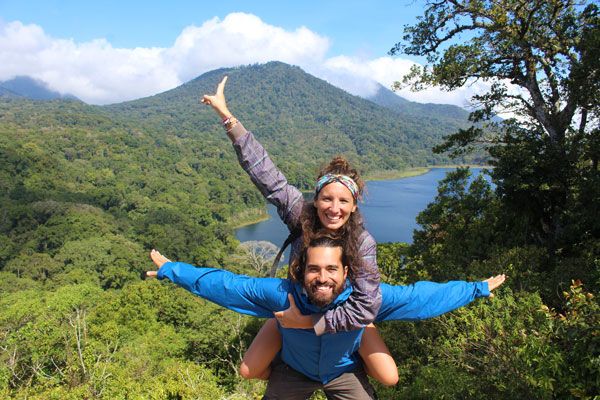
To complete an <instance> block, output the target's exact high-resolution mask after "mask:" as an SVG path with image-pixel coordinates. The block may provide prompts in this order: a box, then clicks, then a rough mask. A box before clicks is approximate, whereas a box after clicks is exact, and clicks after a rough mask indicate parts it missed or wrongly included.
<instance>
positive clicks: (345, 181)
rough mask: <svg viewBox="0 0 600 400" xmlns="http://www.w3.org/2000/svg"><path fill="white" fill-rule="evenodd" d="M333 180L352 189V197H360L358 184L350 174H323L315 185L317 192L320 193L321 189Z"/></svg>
mask: <svg viewBox="0 0 600 400" xmlns="http://www.w3.org/2000/svg"><path fill="white" fill-rule="evenodd" d="M331 182H339V183H341V184H342V185H344V186H346V187H347V188H348V190H349V191H350V193H352V197H354V200H356V199H358V185H357V184H356V182H354V180H353V179H352V178H350V177H349V176H348V175H337V174H325V175H323V176H322V177H320V178H319V180H318V181H317V185H316V187H315V194H317V195H318V194H319V192H320V191H321V189H323V187H324V186H325V185H328V184H330V183H331Z"/></svg>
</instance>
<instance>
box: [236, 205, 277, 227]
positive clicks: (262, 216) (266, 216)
mask: <svg viewBox="0 0 600 400" xmlns="http://www.w3.org/2000/svg"><path fill="white" fill-rule="evenodd" d="M253 210H257V209H253ZM269 218H271V217H270V216H269V213H268V212H267V211H266V207H265V208H263V209H261V210H260V214H259V215H257V216H255V217H253V218H248V219H244V220H243V222H240V223H236V224H232V225H231V228H232V229H233V230H234V231H235V230H236V229H240V228H243V227H245V226H248V225H254V224H258V223H259V222H263V221H267V220H268V219H269ZM233 219H237V218H235V216H234V217H233Z"/></svg>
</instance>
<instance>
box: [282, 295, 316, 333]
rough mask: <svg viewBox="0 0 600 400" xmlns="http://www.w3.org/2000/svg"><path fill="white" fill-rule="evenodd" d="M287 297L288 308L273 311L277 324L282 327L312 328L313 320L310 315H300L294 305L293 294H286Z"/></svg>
mask: <svg viewBox="0 0 600 400" xmlns="http://www.w3.org/2000/svg"><path fill="white" fill-rule="evenodd" d="M288 299H289V300H290V308H288V309H287V310H285V311H277V312H276V313H275V318H277V321H278V322H279V324H280V325H281V326H282V327H284V328H295V329H312V328H313V321H312V318H311V317H310V315H302V313H301V312H300V310H299V309H298V307H296V302H295V301H294V296H292V295H291V294H288Z"/></svg>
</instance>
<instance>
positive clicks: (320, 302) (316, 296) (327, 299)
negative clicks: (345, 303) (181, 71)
mask: <svg viewBox="0 0 600 400" xmlns="http://www.w3.org/2000/svg"><path fill="white" fill-rule="evenodd" d="M326 285H327V286H329V287H331V288H333V289H332V291H331V295H325V294H322V293H319V291H318V290H317V287H318V286H321V284H319V283H318V282H314V283H311V284H310V285H308V286H307V287H306V293H307V294H308V299H309V300H310V302H311V304H314V305H315V306H317V307H319V308H323V307H325V306H328V305H329V304H330V303H331V302H332V301H333V300H334V299H335V298H336V297H338V295H339V294H340V293H342V292H343V291H344V284H343V283H342V284H340V285H339V286H337V287H336V286H335V285H333V284H329V283H327V284H326Z"/></svg>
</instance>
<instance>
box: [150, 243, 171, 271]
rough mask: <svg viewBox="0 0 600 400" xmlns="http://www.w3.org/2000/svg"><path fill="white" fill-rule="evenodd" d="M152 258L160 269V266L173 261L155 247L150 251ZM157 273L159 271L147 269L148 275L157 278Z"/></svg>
mask: <svg viewBox="0 0 600 400" xmlns="http://www.w3.org/2000/svg"><path fill="white" fill-rule="evenodd" d="M150 258H151V259H152V262H153V263H154V265H156V267H157V268H158V269H160V267H162V266H163V264H164V263H167V262H170V261H171V260H169V259H168V258H167V257H165V256H163V255H162V254H160V253H159V252H158V251H156V250H154V249H152V251H151V252H150ZM157 274H158V271H146V276H147V277H152V278H156V275H157Z"/></svg>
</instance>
